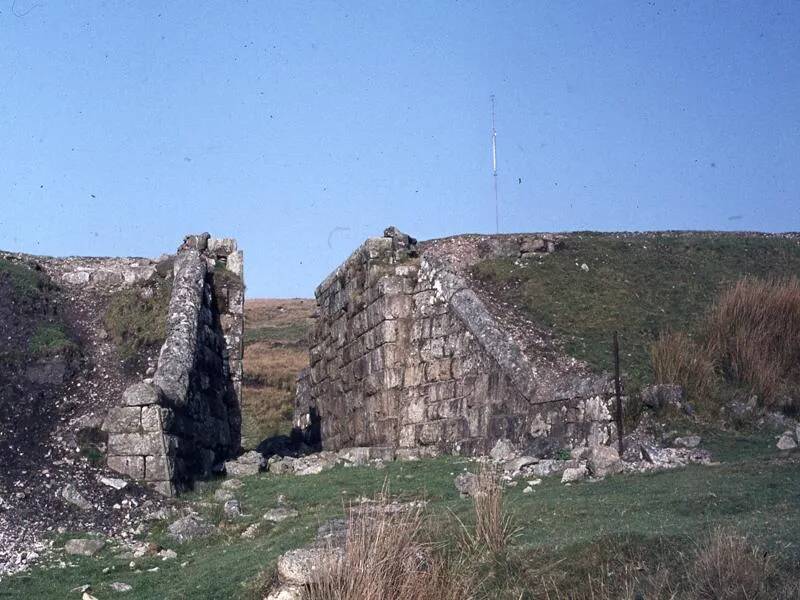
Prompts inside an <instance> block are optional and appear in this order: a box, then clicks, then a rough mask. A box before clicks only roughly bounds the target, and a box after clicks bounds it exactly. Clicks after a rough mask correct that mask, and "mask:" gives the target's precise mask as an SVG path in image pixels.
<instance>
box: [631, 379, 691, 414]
mask: <svg viewBox="0 0 800 600" xmlns="http://www.w3.org/2000/svg"><path fill="white" fill-rule="evenodd" d="M685 398H686V392H685V390H684V389H683V387H681V386H680V385H675V384H668V383H662V384H658V385H651V386H648V387H646V388H644V389H643V390H642V404H644V405H645V406H647V407H650V408H652V409H653V410H661V409H662V408H665V407H667V406H675V407H680V406H681V404H683V401H684V399H685Z"/></svg>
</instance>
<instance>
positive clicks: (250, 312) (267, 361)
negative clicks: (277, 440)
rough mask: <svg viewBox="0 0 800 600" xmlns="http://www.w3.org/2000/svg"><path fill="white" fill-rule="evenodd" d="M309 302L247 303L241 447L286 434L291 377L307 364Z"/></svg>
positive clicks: (293, 380) (311, 306)
mask: <svg viewBox="0 0 800 600" xmlns="http://www.w3.org/2000/svg"><path fill="white" fill-rule="evenodd" d="M314 308H315V302H314V300H307V299H286V300H274V299H270V300H247V301H246V303H245V340H244V343H245V348H244V386H243V390H242V426H243V438H244V440H243V445H244V446H245V447H246V448H254V447H255V446H257V445H258V443H259V442H261V441H262V440H263V439H265V438H267V437H269V436H273V435H277V434H285V433H288V432H289V430H290V429H291V417H292V406H293V402H294V393H295V384H296V380H297V374H298V373H299V372H300V370H301V369H302V368H303V367H305V366H307V365H308V349H307V347H306V346H305V344H304V341H305V338H306V336H307V335H308V333H309V331H310V329H311V326H312V324H313V320H312V318H311V315H312V313H313V311H314Z"/></svg>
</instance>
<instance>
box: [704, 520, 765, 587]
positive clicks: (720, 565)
mask: <svg viewBox="0 0 800 600" xmlns="http://www.w3.org/2000/svg"><path fill="white" fill-rule="evenodd" d="M774 575H775V568H774V565H773V562H772V560H771V558H770V557H769V555H768V554H767V553H766V552H764V551H763V550H760V549H759V548H757V547H755V546H752V545H751V544H750V543H749V542H748V540H747V538H745V537H744V536H741V535H739V534H737V533H735V532H733V531H729V530H725V529H716V530H714V531H713V532H712V533H711V535H710V536H709V538H708V540H707V541H706V542H705V543H704V544H703V545H702V546H700V547H699V548H698V549H697V553H696V557H695V559H694V562H693V563H692V565H691V566H690V568H689V586H690V587H691V590H692V596H691V597H692V598H697V600H760V599H766V598H775V597H776V596H774V595H773V592H774V590H772V591H770V586H769V582H770V579H771V578H772V577H773V576H774Z"/></svg>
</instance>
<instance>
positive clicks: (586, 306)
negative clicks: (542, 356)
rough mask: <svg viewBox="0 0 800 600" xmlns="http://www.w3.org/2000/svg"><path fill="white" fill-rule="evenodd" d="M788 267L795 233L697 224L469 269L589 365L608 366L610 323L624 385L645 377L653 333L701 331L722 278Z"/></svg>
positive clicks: (796, 246) (797, 256) (799, 270)
mask: <svg viewBox="0 0 800 600" xmlns="http://www.w3.org/2000/svg"><path fill="white" fill-rule="evenodd" d="M583 265H586V268H588V270H586V269H584V268H582V266H583ZM798 274H800V241H799V240H798V239H788V238H779V237H767V236H738V235H726V234H716V235H714V236H710V235H703V234H697V233H692V234H681V235H676V234H661V235H643V236H629V235H617V234H601V233H577V234H572V235H570V236H568V237H566V238H565V239H564V241H563V246H562V247H561V248H560V249H559V250H558V251H556V252H555V253H553V254H550V255H544V256H541V257H538V258H533V259H530V260H525V261H516V260H512V259H498V260H488V261H484V262H482V263H479V264H478V265H476V266H475V267H474V269H473V275H474V276H475V277H476V278H477V279H479V280H480V281H482V282H483V283H484V284H485V285H488V286H491V288H492V289H493V290H495V292H496V293H498V294H499V295H500V296H501V298H502V299H503V300H505V301H507V302H510V303H512V304H514V305H516V306H517V307H519V308H520V309H521V310H522V311H524V312H525V313H526V314H527V315H528V316H529V317H531V318H532V319H533V320H534V321H535V322H537V323H539V324H541V325H544V326H546V327H549V328H552V329H553V330H554V331H555V333H556V334H557V336H558V338H559V339H560V340H562V342H563V344H564V349H565V350H566V351H567V352H568V353H569V354H571V355H573V356H575V357H577V358H580V359H583V360H586V361H588V362H589V363H590V364H591V365H592V366H593V367H595V368H597V369H602V370H607V371H611V370H612V363H611V351H610V348H611V335H612V332H613V331H614V330H618V331H619V334H620V345H621V358H622V368H623V370H624V372H625V374H626V375H627V377H628V381H629V383H632V384H634V386H637V385H639V384H641V383H643V382H649V381H652V369H651V365H650V359H649V356H648V348H649V346H650V344H651V343H652V342H653V341H654V340H655V339H656V338H657V336H658V334H659V333H660V332H662V331H670V330H675V331H684V332H686V333H688V334H689V335H690V336H698V335H699V334H701V331H699V329H700V328H701V324H702V321H703V318H704V317H705V315H706V312H707V311H708V309H709V307H710V306H711V304H712V303H713V302H714V300H715V299H716V298H717V296H718V295H719V293H720V291H721V290H723V289H724V288H725V287H726V286H728V285H730V284H733V283H734V282H736V281H737V280H738V279H740V278H742V277H744V276H746V275H752V276H757V277H762V278H770V277H778V278H780V277H788V276H792V275H798Z"/></svg>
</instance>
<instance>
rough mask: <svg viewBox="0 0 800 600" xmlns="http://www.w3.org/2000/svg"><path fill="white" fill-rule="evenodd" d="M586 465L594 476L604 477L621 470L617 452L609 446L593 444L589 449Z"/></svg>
mask: <svg viewBox="0 0 800 600" xmlns="http://www.w3.org/2000/svg"><path fill="white" fill-rule="evenodd" d="M587 467H588V469H589V472H590V473H591V474H592V476H594V477H606V476H607V475H613V474H615V473H621V472H622V469H623V467H622V461H621V460H620V457H619V452H617V449H616V448H613V447H611V446H594V447H592V448H590V449H589V452H588V456H587Z"/></svg>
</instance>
